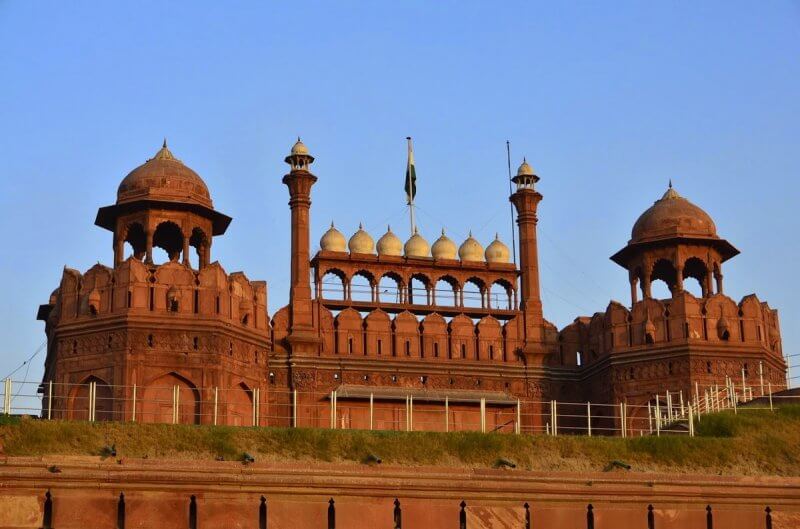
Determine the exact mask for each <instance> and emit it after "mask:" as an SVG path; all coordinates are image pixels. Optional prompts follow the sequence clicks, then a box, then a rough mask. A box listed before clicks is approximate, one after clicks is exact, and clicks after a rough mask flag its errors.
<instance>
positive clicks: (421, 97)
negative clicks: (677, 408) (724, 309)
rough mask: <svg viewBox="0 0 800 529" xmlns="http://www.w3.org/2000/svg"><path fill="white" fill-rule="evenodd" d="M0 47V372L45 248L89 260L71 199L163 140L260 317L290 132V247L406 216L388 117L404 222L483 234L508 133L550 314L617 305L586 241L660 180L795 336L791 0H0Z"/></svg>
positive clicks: (63, 259)
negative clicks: (412, 169)
mask: <svg viewBox="0 0 800 529" xmlns="http://www.w3.org/2000/svg"><path fill="white" fill-rule="evenodd" d="M0 49H2V50H3V53H2V54H0V75H2V77H1V78H2V80H3V82H2V83H0V160H1V161H0V233H2V239H0V240H2V248H3V251H2V254H1V257H0V273H2V278H3V281H2V282H0V336H2V349H0V376H4V375H5V374H6V373H7V372H9V371H11V370H12V369H14V368H15V367H17V366H18V365H19V364H20V363H21V362H22V361H23V360H24V359H25V358H26V357H28V356H29V355H30V354H31V353H32V352H33V351H34V350H36V348H37V347H38V346H39V345H40V344H41V343H42V341H43V340H44V333H43V323H42V322H37V321H36V320H35V314H36V309H37V306H38V304H40V303H44V302H46V301H47V299H48V296H49V294H50V292H51V291H52V290H53V289H54V288H55V287H56V286H57V285H58V281H59V278H60V275H61V270H62V267H63V266H64V265H68V266H70V267H75V268H78V269H80V270H85V269H87V268H88V267H90V266H91V265H92V264H94V263H95V262H97V261H100V262H103V263H107V264H110V262H111V259H112V249H111V234H110V233H109V232H106V231H104V230H102V229H100V228H97V227H95V226H93V221H94V216H95V213H96V210H97V208H98V207H100V206H104V205H108V204H111V203H112V202H113V201H114V198H115V192H116V187H117V185H118V183H119V181H120V180H121V179H122V178H123V177H124V176H125V175H126V174H127V173H128V172H129V171H130V170H131V169H133V168H134V167H136V166H137V165H139V164H141V163H142V162H144V161H145V160H146V159H147V158H149V157H151V156H152V155H153V154H154V153H155V152H156V150H157V149H158V147H159V146H160V143H161V141H162V138H163V137H164V136H166V137H168V138H169V143H170V147H171V149H172V151H173V153H174V154H175V155H176V156H177V157H179V158H181V159H182V160H183V161H184V162H186V163H187V164H188V165H189V166H191V167H192V168H194V169H195V170H196V171H198V172H199V173H200V174H201V175H202V176H203V178H204V179H205V181H206V182H207V184H208V185H209V187H210V189H211V192H212V196H213V199H214V202H215V206H216V207H217V209H219V210H221V211H223V212H225V213H227V214H229V215H231V216H232V217H233V218H234V221H233V223H232V224H231V226H230V228H229V230H228V233H227V234H226V235H225V236H223V237H221V238H218V239H217V240H216V241H215V242H214V247H213V257H214V258H216V259H219V260H220V261H221V262H222V264H223V265H224V267H225V268H226V269H227V270H228V271H235V270H244V271H245V272H246V273H247V274H248V276H249V277H250V278H251V279H265V280H267V281H268V284H269V304H270V309H271V311H273V312H274V311H275V310H276V309H277V308H279V307H280V306H282V305H283V304H285V302H286V300H287V298H288V296H287V280H288V274H289V261H288V247H289V237H288V236H289V228H288V222H289V212H288V207H287V204H286V203H287V199H288V195H287V192H286V189H285V187H284V186H283V184H281V176H282V175H283V174H284V172H285V165H284V164H283V157H284V156H285V155H286V153H287V151H288V149H289V148H290V146H291V144H292V143H293V141H294V138H295V136H297V135H298V134H300V135H302V137H303V139H304V141H305V142H306V144H307V145H308V146H309V148H310V149H311V151H312V153H313V154H314V155H315V156H316V157H317V163H315V164H314V170H315V172H316V174H317V175H318V176H319V182H318V184H317V185H316V187H315V188H314V195H313V208H312V225H313V234H312V238H313V241H312V244H313V245H314V246H316V241H317V240H318V239H319V236H320V235H321V234H322V232H323V231H324V229H325V228H326V227H327V225H328V223H329V222H330V220H331V219H334V220H335V221H336V223H337V226H339V227H340V228H341V229H342V230H343V231H345V232H346V234H348V235H349V234H350V233H352V232H353V231H354V230H355V229H356V228H357V226H358V223H359V222H360V221H363V222H364V224H365V226H366V228H367V229H368V230H370V231H371V232H372V233H373V234H374V235H375V237H376V238H377V237H378V236H380V234H381V233H383V231H384V230H385V224H387V223H392V224H393V225H394V226H395V231H396V232H398V233H399V234H401V235H403V236H407V235H408V233H407V231H408V228H407V225H408V222H407V217H406V212H405V207H404V195H403V173H404V169H405V137H406V136H408V135H411V136H413V137H414V141H415V154H416V161H417V175H418V197H417V199H418V204H419V210H420V213H419V218H418V220H419V224H420V227H421V231H422V233H423V235H425V236H427V238H428V239H429V240H431V241H432V240H433V239H435V237H436V236H437V235H438V232H439V230H440V229H441V227H442V225H444V226H446V227H447V228H448V231H449V233H450V234H451V236H452V237H453V238H455V239H461V238H463V237H465V236H466V234H467V232H468V231H469V230H470V229H472V230H473V232H474V234H475V235H476V237H478V238H479V239H480V240H481V241H482V242H484V244H486V243H488V242H489V241H490V240H491V239H492V237H493V236H494V232H496V231H497V232H499V233H500V235H501V237H502V238H504V239H505V240H506V241H508V240H509V239H510V221H509V215H508V202H507V195H508V187H507V181H506V177H505V171H506V169H505V140H506V139H509V140H511V142H512V153H513V158H514V165H515V166H516V165H517V164H518V163H519V161H520V159H521V157H522V156H523V155H526V156H527V157H528V160H529V161H530V162H531V163H532V164H533V165H534V167H535V168H536V169H537V171H538V172H539V174H540V175H541V177H542V181H541V182H540V184H539V190H540V191H541V192H542V193H543V194H544V197H545V198H544V201H543V202H542V204H541V207H540V215H539V217H540V224H539V226H540V258H541V270H542V284H543V289H544V291H543V301H544V306H545V314H546V316H547V317H548V318H549V319H550V320H552V321H554V322H555V323H557V324H558V325H559V326H563V325H565V324H567V323H569V322H570V321H571V320H572V319H573V318H574V317H576V316H577V315H581V314H591V313H592V312H594V311H598V310H603V309H604V308H605V306H606V305H607V303H608V300H609V299H612V298H613V299H618V300H621V301H623V302H625V303H626V304H627V302H628V301H629V294H628V283H627V275H626V272H625V271H624V270H623V269H621V268H619V267H618V266H616V265H615V264H613V263H612V262H611V261H609V259H608V257H609V256H610V255H611V254H613V253H614V252H615V251H616V250H618V249H619V248H621V247H622V246H623V245H624V244H625V243H626V241H627V240H628V238H629V236H630V228H631V226H632V225H633V222H634V221H635V220H636V218H637V216H638V215H639V214H640V213H641V212H642V211H643V210H644V209H646V208H647V207H648V206H649V205H651V204H652V202H653V201H654V200H656V199H657V198H658V197H660V195H661V194H662V193H663V192H664V190H665V188H666V186H667V181H668V179H669V178H672V180H673V182H674V183H675V186H676V188H677V189H678V191H679V192H680V193H681V194H683V195H684V196H686V197H688V198H689V199H691V200H692V201H693V202H695V203H696V204H698V205H700V206H701V207H703V208H704V209H705V210H706V211H708V212H709V213H710V214H711V215H712V217H713V218H714V219H715V221H716V223H717V227H718V230H719V233H720V234H721V235H722V236H723V237H726V238H727V239H728V240H730V241H731V242H732V243H733V244H734V245H735V246H736V247H738V248H739V249H740V250H741V251H742V254H741V255H740V256H738V257H736V258H735V259H733V260H732V261H729V262H728V263H726V266H725V269H724V272H725V282H726V292H727V293H728V294H729V295H731V296H732V297H734V298H735V299H737V300H738V299H740V298H741V297H742V296H744V295H746V294H749V293H751V292H756V293H757V294H758V295H759V297H760V298H761V299H762V300H768V301H769V303H770V304H771V306H773V307H777V308H778V309H779V310H780V314H781V322H782V331H783V338H784V349H785V351H786V352H787V353H794V352H798V346H800V330H798V328H797V325H796V324H797V321H798V318H799V317H800V299H798V297H799V296H798V295H799V294H800V290H799V289H798V288H797V282H796V278H795V277H794V275H795V274H796V273H797V268H798V264H799V263H800V245H798V235H797V234H798V228H800V222H798V220H797V219H798V211H797V209H798V208H797V204H798V199H800V184H798V177H799V176H800V155H798V152H800V149H798V138H800V98H798V94H800V4H798V3H792V2H780V1H773V2H730V1H726V2H702V3H700V2H664V3H660V4H656V3H652V2H629V3H628V2H615V3H613V4H609V3H607V2H569V3H552V5H545V4H541V3H532V2H452V1H442V2H422V1H420V2H402V3H400V2H383V3H377V2H372V3H367V2H364V3H359V2H341V3H338V4H335V3H334V2H318V3H306V2H291V3H289V2H286V3H280V4H278V3H274V4H268V3H265V2H258V3H256V2H253V3H246V2H224V3H223V2H127V3H126V2H113V3H111V2H109V3H100V2H24V1H16V2H10V1H4V2H0ZM42 360H43V355H40V356H39V357H37V358H36V359H35V360H34V361H33V362H32V365H31V367H30V370H29V372H28V377H29V379H38V378H39V377H40V376H41V371H42ZM793 360H795V362H794V363H795V364H800V357H798V358H795V359H793ZM24 373H25V370H24V369H23V370H22V371H20V372H19V373H18V375H17V376H15V378H21V376H22V375H24ZM794 374H800V369H795V370H794ZM797 382H800V379H798V380H797Z"/></svg>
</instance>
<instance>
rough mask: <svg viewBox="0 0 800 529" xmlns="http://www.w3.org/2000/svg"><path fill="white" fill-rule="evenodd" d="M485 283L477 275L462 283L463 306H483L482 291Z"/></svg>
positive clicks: (484, 288)
mask: <svg viewBox="0 0 800 529" xmlns="http://www.w3.org/2000/svg"><path fill="white" fill-rule="evenodd" d="M485 291H486V285H485V284H484V282H483V281H481V280H480V279H478V278H477V277H471V278H469V279H467V281H466V282H465V283H464V289H463V290H462V298H463V306H464V307H471V308H478V309H480V308H483V307H485V306H486V300H485V299H484V293H485Z"/></svg>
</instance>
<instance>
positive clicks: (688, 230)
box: [631, 184, 717, 243]
mask: <svg viewBox="0 0 800 529" xmlns="http://www.w3.org/2000/svg"><path fill="white" fill-rule="evenodd" d="M672 237H701V238H714V239H716V238H717V227H716V226H715V225H714V221H713V220H711V217H710V216H709V215H708V213H706V212H705V211H703V210H702V209H700V208H699V207H697V206H695V205H694V204H692V203H691V202H689V201H688V200H686V199H685V198H683V197H682V196H680V195H679V194H678V192H677V191H675V190H674V189H673V188H672V184H670V187H669V189H667V192H666V193H664V195H663V196H662V197H661V199H660V200H657V201H656V202H655V204H653V205H652V206H651V207H650V208H649V209H648V210H647V211H645V212H644V213H642V215H641V216H640V217H639V219H638V220H637V221H636V223H635V224H634V225H633V230H631V242H632V243H637V242H646V241H653V240H658V239H666V238H672Z"/></svg>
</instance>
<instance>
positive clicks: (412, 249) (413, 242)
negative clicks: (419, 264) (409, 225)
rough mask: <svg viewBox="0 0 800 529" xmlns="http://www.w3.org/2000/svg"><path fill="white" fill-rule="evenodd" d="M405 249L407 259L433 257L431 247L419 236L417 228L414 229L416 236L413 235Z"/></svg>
mask: <svg viewBox="0 0 800 529" xmlns="http://www.w3.org/2000/svg"><path fill="white" fill-rule="evenodd" d="M403 249H404V250H405V255H406V257H430V256H431V247H430V245H429V244H428V241H426V240H425V239H424V238H423V237H422V235H420V234H419V231H417V229H416V228H414V235H412V236H411V238H410V239H408V240H407V241H406V244H405V246H404V247H403Z"/></svg>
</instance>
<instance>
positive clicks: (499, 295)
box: [489, 281, 514, 310]
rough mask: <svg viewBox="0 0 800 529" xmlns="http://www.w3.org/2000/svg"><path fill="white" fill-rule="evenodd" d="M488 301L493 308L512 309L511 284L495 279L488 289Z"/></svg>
mask: <svg viewBox="0 0 800 529" xmlns="http://www.w3.org/2000/svg"><path fill="white" fill-rule="evenodd" d="M489 303H490V305H491V307H492V308H493V309H500V310H513V308H514V307H513V298H512V289H511V285H509V284H508V283H506V282H505V281H495V282H494V283H492V286H491V288H490V289H489Z"/></svg>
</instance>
